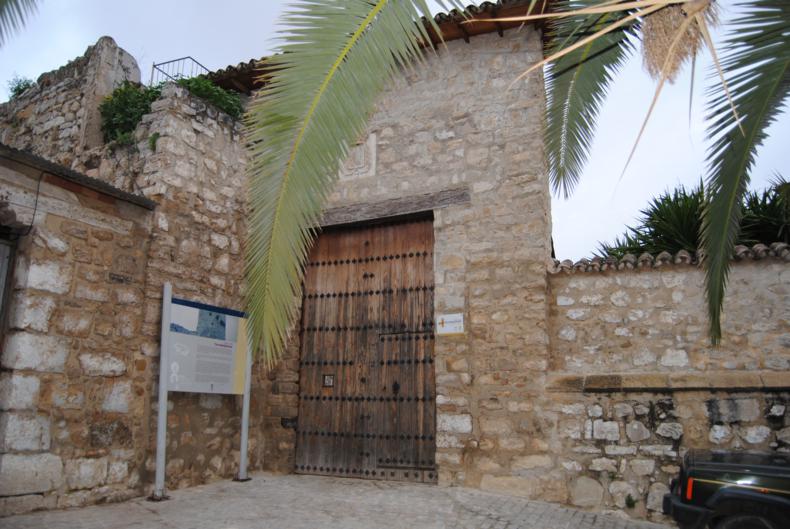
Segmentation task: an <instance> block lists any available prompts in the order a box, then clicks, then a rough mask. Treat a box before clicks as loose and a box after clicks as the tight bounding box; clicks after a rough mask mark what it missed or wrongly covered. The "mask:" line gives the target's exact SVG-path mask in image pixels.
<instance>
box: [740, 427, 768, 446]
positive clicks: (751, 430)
mask: <svg viewBox="0 0 790 529" xmlns="http://www.w3.org/2000/svg"><path fill="white" fill-rule="evenodd" d="M770 435H771V429H770V428H768V427H767V426H749V427H748V428H746V431H745V432H743V435H742V437H743V440H744V441H746V442H747V443H750V444H760V443H763V442H765V441H766V440H767V439H768V438H769V436H770Z"/></svg>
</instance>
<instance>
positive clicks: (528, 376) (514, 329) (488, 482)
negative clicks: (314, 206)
mask: <svg viewBox="0 0 790 529" xmlns="http://www.w3.org/2000/svg"><path fill="white" fill-rule="evenodd" d="M541 53H542V52H541V41H540V35H539V33H537V32H536V31H535V30H534V29H532V28H523V29H521V30H510V31H506V32H505V33H504V36H503V37H500V36H498V35H497V34H489V35H482V36H477V37H474V38H473V39H472V40H471V41H470V43H466V42H464V41H462V40H456V41H452V42H448V43H447V49H444V48H442V49H440V50H439V51H438V53H437V54H436V55H429V56H428V58H427V59H426V64H425V65H424V66H422V67H420V68H418V69H417V71H416V72H414V73H410V74H409V75H407V76H406V78H405V79H400V80H398V81H396V83H395V84H394V86H393V87H392V88H391V89H389V90H388V91H386V92H385V93H384V94H383V95H382V96H381V98H380V103H379V105H378V108H377V111H376V112H375V114H374V115H373V117H372V119H371V122H370V125H369V130H368V134H367V136H366V138H363V139H362V141H360V143H359V145H358V146H357V147H356V148H355V149H354V151H353V152H352V153H351V156H350V157H349V160H348V161H347V162H346V166H345V169H344V171H343V173H342V174H341V176H340V180H339V182H338V184H337V187H336V189H335V192H334V193H333V194H332V197H331V200H330V205H329V208H330V210H331V211H330V213H332V212H337V211H342V210H345V211H349V210H353V209H355V208H357V207H358V206H359V205H360V204H365V205H366V206H365V207H364V208H359V209H360V210H365V211H368V212H369V214H371V215H374V216H375V215H377V214H379V215H380V214H381V212H382V211H386V212H387V214H395V213H405V212H411V211H414V210H413V209H410V208H414V207H416V206H414V205H415V204H425V203H426V200H425V197H426V196H427V195H430V194H431V193H434V194H436V193H442V192H446V191H460V192H459V193H456V196H459V197H460V196H463V197H466V198H465V199H463V200H460V201H450V202H449V203H447V202H445V203H442V204H440V205H439V206H437V207H435V208H434V211H433V213H434V235H435V241H436V242H435V248H434V273H435V275H434V279H435V287H436V288H435V310H436V312H437V313H444V312H463V313H464V314H465V317H466V333H465V334H464V335H462V336H455V337H453V336H437V337H436V344H435V355H436V362H435V366H436V368H435V369H436V383H437V395H436V403H437V417H438V419H437V436H438V440H437V454H436V461H437V463H438V466H439V480H440V484H442V485H451V484H462V485H468V486H480V487H483V488H486V489H491V490H501V491H507V492H509V493H517V494H531V495H532V496H534V497H541V498H544V499H555V500H561V501H563V500H564V499H565V496H559V495H556V494H552V490H553V485H552V484H553V483H554V481H555V480H556V477H557V475H558V474H560V475H561V470H560V471H557V470H552V469H542V470H541V471H540V472H539V474H540V475H537V474H536V476H535V478H534V479H529V480H527V479H521V478H519V477H518V471H517V468H518V467H517V466H516V465H517V463H514V462H513V461H516V462H517V461H518V458H519V457H528V456H529V454H531V453H532V451H533V450H535V446H536V443H538V444H540V446H542V444H544V442H543V440H542V439H535V438H534V436H533V435H528V434H525V433H524V428H525V425H526V424H529V425H530V426H527V427H526V428H527V429H528V430H529V429H530V428H532V426H531V425H532V421H531V415H530V413H531V410H532V405H531V401H532V400H533V399H535V398H537V397H538V396H539V395H540V394H541V392H542V387H543V380H544V377H545V371H546V367H547V365H548V358H549V355H548V334H547V329H546V311H547V277H546V266H547V261H548V258H549V255H550V242H549V237H550V232H551V226H550V217H549V191H548V182H547V176H546V171H545V167H544V158H543V144H542V130H541V123H542V116H543V110H544V99H543V90H542V79H541V77H540V75H537V74H536V75H533V76H530V77H528V78H527V80H526V81H525V82H523V83H519V84H517V85H515V86H514V87H513V88H512V89H508V87H509V85H510V83H511V82H512V80H513V78H514V73H515V72H518V71H521V70H522V69H523V68H524V67H525V66H526V65H528V64H530V63H531V62H534V61H536V60H539V59H540V57H541ZM396 199H397V200H396ZM440 202H441V201H440ZM377 204H378V205H379V206H377ZM393 204H400V205H402V207H403V208H404V209H403V210H401V211H396V210H394V209H393V208H392V205H393ZM385 205H386V207H385ZM429 209H430V208H429ZM328 216H329V217H333V215H329V213H328ZM358 220H359V219H358ZM297 369H298V344H296V345H294V346H293V347H291V349H290V350H289V355H287V357H286V359H285V362H284V363H283V364H281V365H280V366H278V368H277V369H276V370H275V371H274V372H273V373H272V375H271V376H273V377H275V383H276V384H277V386H276V387H278V388H287V389H288V394H282V393H281V394H279V395H277V394H273V395H271V396H270V397H268V398H269V399H271V400H272V401H273V402H276V405H273V406H272V407H271V408H267V409H270V410H271V412H272V414H273V415H274V417H271V419H270V422H269V423H268V424H267V426H268V428H267V430H266V434H265V437H266V438H267V439H268V440H271V441H274V440H278V441H279V442H278V443H277V444H275V443H273V442H269V443H268V444H267V446H268V447H271V450H269V449H268V448H267V451H266V454H265V458H264V464H265V466H266V467H269V468H276V469H287V470H291V469H292V468H293V433H292V430H290V429H289V428H286V427H284V426H283V424H282V419H284V418H286V419H287V418H289V417H296V414H297V402H298V401H297V399H296V397H295V396H294V395H291V394H290V393H291V392H292V389H295V388H292V387H291V386H292V384H290V385H289V383H290V382H291V381H295V380H298V372H297ZM494 454H503V455H502V457H501V458H498V459H496V460H495V458H494ZM544 491H545V492H544Z"/></svg>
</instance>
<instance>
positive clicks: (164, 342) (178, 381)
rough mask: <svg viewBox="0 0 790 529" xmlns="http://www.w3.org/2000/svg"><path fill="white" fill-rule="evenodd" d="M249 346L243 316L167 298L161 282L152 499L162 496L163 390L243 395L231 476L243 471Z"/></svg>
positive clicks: (170, 294)
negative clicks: (235, 464)
mask: <svg viewBox="0 0 790 529" xmlns="http://www.w3.org/2000/svg"><path fill="white" fill-rule="evenodd" d="M251 375H252V348H251V347H250V344H249V341H248V333H247V321H246V315H245V314H244V313H243V312H239V311H236V310H232V309H227V308H223V307H215V306H212V305H206V304H205V303H199V302H196V301H190V300H185V299H176V298H173V288H172V286H171V284H170V283H165V285H164V290H163V293H162V334H161V338H160V352H159V408H158V414H159V415H158V416H157V426H156V475H155V478H154V490H153V493H152V494H151V496H150V497H149V499H150V500H152V501H161V500H166V499H167V495H166V494H165V455H166V452H167V396H168V392H169V391H185V392H192V393H217V394H222V395H239V394H242V395H243V401H242V415H241V436H240V438H241V442H240V444H241V446H240V458H239V472H238V474H237V475H236V478H235V479H236V480H237V481H249V479H250V478H249V477H248V476H247V447H248V443H247V438H248V435H249V421H250V384H251V378H252V377H251Z"/></svg>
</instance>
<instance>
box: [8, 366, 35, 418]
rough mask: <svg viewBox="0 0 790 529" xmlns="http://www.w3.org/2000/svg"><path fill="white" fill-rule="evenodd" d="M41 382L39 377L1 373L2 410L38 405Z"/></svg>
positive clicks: (29, 407) (24, 408) (21, 408)
mask: <svg viewBox="0 0 790 529" xmlns="http://www.w3.org/2000/svg"><path fill="white" fill-rule="evenodd" d="M40 385H41V382H40V381H39V379H38V377H35V376H28V375H20V374H17V373H8V372H3V373H0V410H30V409H33V408H35V407H36V403H37V402H38V392H39V387H40Z"/></svg>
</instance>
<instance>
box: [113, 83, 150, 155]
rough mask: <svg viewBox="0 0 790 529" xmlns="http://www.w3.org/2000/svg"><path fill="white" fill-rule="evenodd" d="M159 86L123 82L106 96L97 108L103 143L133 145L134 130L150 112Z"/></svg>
mask: <svg viewBox="0 0 790 529" xmlns="http://www.w3.org/2000/svg"><path fill="white" fill-rule="evenodd" d="M161 93H162V89H161V87H159V86H153V87H145V86H140V85H137V84H135V83H131V82H129V81H125V82H124V83H123V84H122V85H121V86H119V87H118V88H116V89H115V90H114V91H113V93H112V94H110V95H109V96H107V97H106V98H105V99H104V101H103V102H102V104H101V105H100V106H99V112H100V113H101V118H102V123H101V130H102V134H104V141H105V143H109V142H116V143H118V144H121V145H129V144H131V143H133V141H134V139H133V134H134V129H135V128H137V125H138V124H139V123H140V120H142V119H143V116H144V115H145V114H148V113H149V112H151V103H153V102H154V101H156V100H157V99H158V98H159V95H160V94H161Z"/></svg>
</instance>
